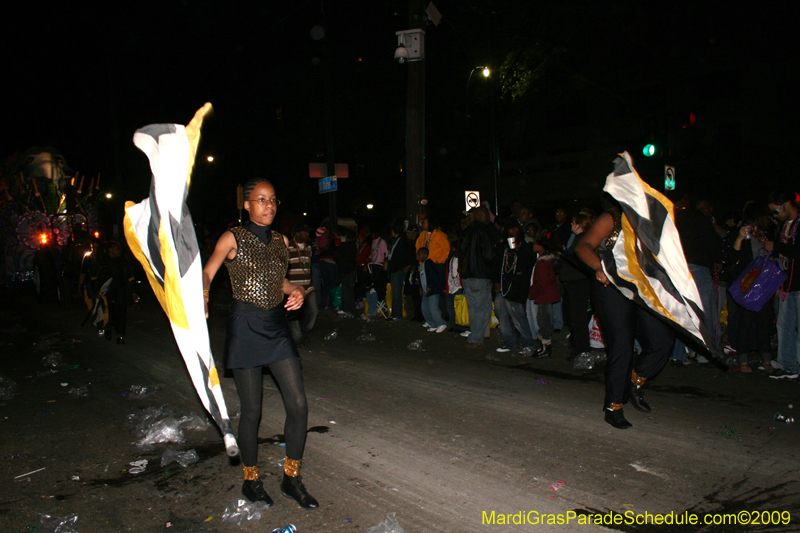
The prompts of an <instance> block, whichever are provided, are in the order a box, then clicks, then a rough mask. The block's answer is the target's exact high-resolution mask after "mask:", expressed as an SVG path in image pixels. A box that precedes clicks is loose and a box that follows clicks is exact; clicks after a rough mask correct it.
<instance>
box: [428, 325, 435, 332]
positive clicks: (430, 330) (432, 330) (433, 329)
mask: <svg viewBox="0 0 800 533" xmlns="http://www.w3.org/2000/svg"><path fill="white" fill-rule="evenodd" d="M434 331H436V328H435V327H433V326H431V327H429V328H428V333H433V332H434Z"/></svg>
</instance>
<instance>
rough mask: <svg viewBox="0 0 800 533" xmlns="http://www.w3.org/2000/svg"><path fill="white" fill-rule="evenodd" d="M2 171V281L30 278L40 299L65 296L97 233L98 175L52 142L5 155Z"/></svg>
mask: <svg viewBox="0 0 800 533" xmlns="http://www.w3.org/2000/svg"><path fill="white" fill-rule="evenodd" d="M4 166H5V168H4V169H3V171H2V175H0V245H2V249H3V267H2V275H3V282H4V284H5V285H6V286H9V287H10V286H12V285H13V284H14V283H15V282H31V281H32V282H33V284H34V286H35V287H36V290H37V293H38V294H39V297H40V299H41V298H43V297H45V298H48V299H49V298H52V297H55V298H57V299H58V301H60V302H62V303H64V302H65V301H66V300H68V295H69V291H70V290H71V284H72V282H74V281H75V279H77V278H76V275H77V272H79V270H80V262H81V260H82V258H83V255H84V253H85V252H86V250H87V249H88V243H89V241H90V240H91V239H92V238H93V237H94V238H98V237H99V235H98V234H97V227H98V226H97V214H96V213H97V211H96V199H97V197H98V195H99V194H100V175H99V174H98V175H97V177H94V178H90V179H88V180H87V179H86V177H85V176H82V175H80V174H79V173H77V172H75V173H74V174H73V172H72V170H71V169H70V168H69V167H68V166H67V163H66V161H65V159H64V157H63V156H62V155H61V154H60V153H59V152H58V150H56V149H55V148H52V147H46V148H39V147H32V148H29V149H28V150H26V151H25V153H24V154H22V155H17V156H12V157H10V158H8V159H7V160H6V164H5V165H4Z"/></svg>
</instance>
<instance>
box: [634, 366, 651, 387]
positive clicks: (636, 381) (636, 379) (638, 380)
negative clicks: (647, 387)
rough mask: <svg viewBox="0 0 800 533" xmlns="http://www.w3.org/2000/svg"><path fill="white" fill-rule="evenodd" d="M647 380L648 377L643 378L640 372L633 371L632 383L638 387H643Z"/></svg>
mask: <svg viewBox="0 0 800 533" xmlns="http://www.w3.org/2000/svg"><path fill="white" fill-rule="evenodd" d="M645 381H647V378H643V377H642V376H640V375H639V374H637V373H636V370H634V371H633V372H631V383H633V384H634V385H636V386H637V387H641V386H642V385H644V382H645Z"/></svg>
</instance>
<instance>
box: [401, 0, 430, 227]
mask: <svg viewBox="0 0 800 533" xmlns="http://www.w3.org/2000/svg"><path fill="white" fill-rule="evenodd" d="M424 26H425V0H409V2H408V28H409V29H412V30H413V29H423V28H424ZM407 66H408V85H407V93H406V165H405V171H406V216H407V217H408V220H409V221H410V222H411V223H416V222H417V218H418V215H419V214H420V212H421V204H420V200H422V199H423V198H424V197H425V61H424V60H422V61H409V62H408V63H407Z"/></svg>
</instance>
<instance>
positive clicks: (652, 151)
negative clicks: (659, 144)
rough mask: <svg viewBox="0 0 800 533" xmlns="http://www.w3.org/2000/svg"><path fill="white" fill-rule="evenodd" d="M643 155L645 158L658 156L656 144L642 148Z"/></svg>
mask: <svg viewBox="0 0 800 533" xmlns="http://www.w3.org/2000/svg"><path fill="white" fill-rule="evenodd" d="M642 153H643V154H644V155H645V157H653V156H654V155H656V145H655V144H646V145H644V148H642Z"/></svg>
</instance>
